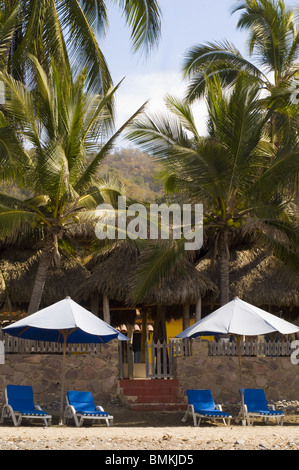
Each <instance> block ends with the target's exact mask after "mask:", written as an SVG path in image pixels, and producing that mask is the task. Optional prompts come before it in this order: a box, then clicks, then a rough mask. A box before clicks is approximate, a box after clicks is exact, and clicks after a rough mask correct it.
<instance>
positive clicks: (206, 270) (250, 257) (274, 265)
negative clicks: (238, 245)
mask: <svg viewBox="0 0 299 470" xmlns="http://www.w3.org/2000/svg"><path fill="white" fill-rule="evenodd" d="M196 269H197V270H198V271H199V272H200V273H202V274H206V275H209V276H210V278H211V279H212V280H213V281H214V282H215V283H216V284H217V285H219V272H218V270H217V264H216V262H215V260H214V259H213V258H212V257H210V258H205V259H203V260H201V261H200V262H199V263H198V265H197V267H196ZM230 296H231V298H234V297H235V296H238V297H240V298H241V299H242V300H244V301H246V302H249V303H252V304H254V305H256V306H262V305H269V306H274V307H277V308H282V307H299V275H298V272H294V271H292V270H291V269H290V268H288V267H287V266H286V265H285V264H284V263H283V262H282V261H280V260H279V259H277V258H276V257H275V256H274V255H273V254H272V253H270V252H268V251H267V250H260V249H252V248H251V249H243V250H236V251H234V252H232V254H231V263H230Z"/></svg>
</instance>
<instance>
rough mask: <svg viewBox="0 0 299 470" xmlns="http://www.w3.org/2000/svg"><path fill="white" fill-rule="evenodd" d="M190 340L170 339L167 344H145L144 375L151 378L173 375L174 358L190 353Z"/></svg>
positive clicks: (169, 377) (165, 377)
mask: <svg viewBox="0 0 299 470" xmlns="http://www.w3.org/2000/svg"><path fill="white" fill-rule="evenodd" d="M191 347H192V342H191V341H188V340H187V341H186V340H183V341H179V340H171V341H170V342H169V344H167V343H166V341H164V342H163V343H160V341H158V342H157V343H154V341H153V342H152V343H151V344H148V343H146V345H145V364H146V377H148V378H151V379H171V378H174V377H175V358H176V357H178V356H191V355H192V349H191Z"/></svg>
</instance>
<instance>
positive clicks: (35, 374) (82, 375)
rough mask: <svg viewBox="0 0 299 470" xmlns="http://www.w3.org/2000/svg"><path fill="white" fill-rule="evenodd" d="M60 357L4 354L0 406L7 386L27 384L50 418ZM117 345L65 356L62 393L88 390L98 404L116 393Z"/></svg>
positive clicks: (58, 383) (56, 401)
mask: <svg viewBox="0 0 299 470" xmlns="http://www.w3.org/2000/svg"><path fill="white" fill-rule="evenodd" d="M61 371H62V355H56V354H55V355H54V354H6V355H5V363H4V364H1V365H0V406H1V405H2V404H3V403H4V402H5V387H6V385H8V384H14V385H31V386H32V387H33V393H34V400H35V402H36V403H37V404H39V405H41V406H43V407H44V409H45V410H46V411H49V412H51V413H52V415H53V416H55V414H58V410H59V401H60V390H61V388H60V387H61ZM117 385H118V342H117V341H116V340H115V341H111V342H110V343H107V344H102V345H101V352H100V354H78V353H77V354H72V355H70V354H67V356H66V361H65V390H68V389H69V390H83V391H85V390H88V391H91V392H92V393H93V396H94V399H95V401H96V402H98V403H103V401H109V400H111V399H112V398H114V397H115V396H116V394H117Z"/></svg>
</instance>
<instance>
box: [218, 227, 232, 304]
mask: <svg viewBox="0 0 299 470" xmlns="http://www.w3.org/2000/svg"><path fill="white" fill-rule="evenodd" d="M218 249H219V252H218V260H219V272H220V274H219V275H220V306H222V305H225V304H227V303H228V302H229V263H230V254H229V247H228V232H227V231H226V230H224V231H223V232H221V233H220V237H219V245H218Z"/></svg>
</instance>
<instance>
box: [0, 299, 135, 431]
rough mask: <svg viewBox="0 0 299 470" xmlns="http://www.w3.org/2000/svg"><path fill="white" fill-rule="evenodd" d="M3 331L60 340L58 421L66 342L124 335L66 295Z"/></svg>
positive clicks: (99, 340)
mask: <svg viewBox="0 0 299 470" xmlns="http://www.w3.org/2000/svg"><path fill="white" fill-rule="evenodd" d="M3 332H4V333H7V334H9V335H12V336H16V337H18V338H23V339H31V340H37V341H50V342H55V343H63V361H62V385H61V398H60V423H61V422H62V415H63V394H64V379H65V357H66V345H67V344H68V343H75V344H77V343H107V342H109V341H111V340H113V339H118V340H121V341H128V338H127V337H126V336H124V335H123V334H122V333H120V332H119V331H118V330H116V329H115V328H113V327H112V326H111V325H109V324H108V323H106V322H104V321H103V320H101V319H100V318H98V317H96V316H95V315H94V314H93V313H91V312H89V311H88V310H86V309H85V308H84V307H81V305H79V304H77V303H76V302H74V301H73V300H72V299H71V298H70V297H66V298H65V299H63V300H60V301H59V302H56V303H55V304H53V305H50V306H49V307H46V308H43V309H42V310H39V311H38V312H36V313H33V314H32V315H29V316H28V317H25V318H23V319H22V320H19V321H17V322H15V323H13V324H11V325H9V326H7V327H5V328H3Z"/></svg>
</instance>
